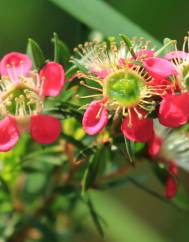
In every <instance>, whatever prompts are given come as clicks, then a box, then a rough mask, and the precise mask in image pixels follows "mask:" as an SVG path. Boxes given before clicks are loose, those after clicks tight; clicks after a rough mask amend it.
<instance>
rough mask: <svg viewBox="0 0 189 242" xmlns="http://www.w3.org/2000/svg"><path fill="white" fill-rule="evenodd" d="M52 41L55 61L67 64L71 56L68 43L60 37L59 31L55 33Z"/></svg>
mask: <svg viewBox="0 0 189 242" xmlns="http://www.w3.org/2000/svg"><path fill="white" fill-rule="evenodd" d="M52 42H53V43H54V61H55V62H58V63H60V64H66V62H67V61H68V59H69V57H70V52H69V49H68V47H67V45H66V44H65V43H64V42H63V41H62V40H60V39H59V38H58V35H57V33H54V34H53V38H52Z"/></svg>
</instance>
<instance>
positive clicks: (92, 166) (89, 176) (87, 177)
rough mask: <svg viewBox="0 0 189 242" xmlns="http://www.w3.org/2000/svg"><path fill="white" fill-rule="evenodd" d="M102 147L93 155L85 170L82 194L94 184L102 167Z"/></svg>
mask: <svg viewBox="0 0 189 242" xmlns="http://www.w3.org/2000/svg"><path fill="white" fill-rule="evenodd" d="M102 152H103V150H102V148H99V149H98V150H97V151H96V153H95V154H94V155H91V157H90V160H89V163H88V166H87V168H86V170H85V172H84V175H83V179H82V195H85V192H86V191H87V190H88V189H89V188H90V187H91V186H92V185H94V182H95V179H96V177H97V173H98V170H99V167H100V162H101V156H102Z"/></svg>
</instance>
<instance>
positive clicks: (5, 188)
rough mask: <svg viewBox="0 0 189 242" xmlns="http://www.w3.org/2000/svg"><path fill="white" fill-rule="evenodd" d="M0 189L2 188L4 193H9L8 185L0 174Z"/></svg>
mask: <svg viewBox="0 0 189 242" xmlns="http://www.w3.org/2000/svg"><path fill="white" fill-rule="evenodd" d="M0 190H3V191H4V192H5V193H8V194H9V193H10V190H9V187H8V185H7V183H6V182H5V180H4V179H3V178H2V177H1V176H0Z"/></svg>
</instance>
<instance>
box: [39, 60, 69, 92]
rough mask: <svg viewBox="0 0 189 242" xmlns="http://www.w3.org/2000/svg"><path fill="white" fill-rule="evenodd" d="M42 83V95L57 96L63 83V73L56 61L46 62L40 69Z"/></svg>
mask: <svg viewBox="0 0 189 242" xmlns="http://www.w3.org/2000/svg"><path fill="white" fill-rule="evenodd" d="M40 77H41V80H43V81H44V83H43V95H44V96H58V95H60V92H61V90H62V88H63V86H64V83H65V74H64V69H63V68H62V66H61V65H60V64H58V63H56V62H53V61H50V62H48V63H47V64H46V65H45V66H44V67H43V68H42V69H41V71H40Z"/></svg>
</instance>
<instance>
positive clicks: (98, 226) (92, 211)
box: [86, 197, 104, 237]
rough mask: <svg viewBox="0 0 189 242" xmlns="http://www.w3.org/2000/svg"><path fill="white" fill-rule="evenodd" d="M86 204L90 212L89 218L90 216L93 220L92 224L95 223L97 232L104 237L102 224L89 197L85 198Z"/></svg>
mask: <svg viewBox="0 0 189 242" xmlns="http://www.w3.org/2000/svg"><path fill="white" fill-rule="evenodd" d="M86 204H87V206H88V208H89V212H90V215H91V218H92V220H93V222H94V225H95V227H96V229H97V231H98V232H99V234H100V236H101V237H104V231H103V229H102V225H101V223H100V216H99V215H98V214H97V212H96V211H95V208H94V206H93V203H92V202H91V200H90V199H89V197H88V198H87V200H86Z"/></svg>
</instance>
